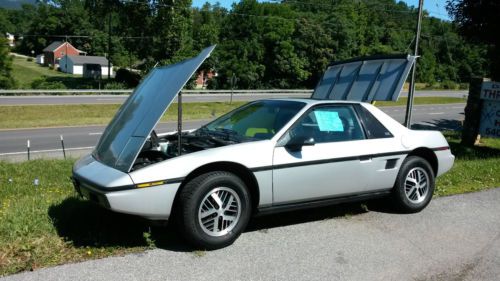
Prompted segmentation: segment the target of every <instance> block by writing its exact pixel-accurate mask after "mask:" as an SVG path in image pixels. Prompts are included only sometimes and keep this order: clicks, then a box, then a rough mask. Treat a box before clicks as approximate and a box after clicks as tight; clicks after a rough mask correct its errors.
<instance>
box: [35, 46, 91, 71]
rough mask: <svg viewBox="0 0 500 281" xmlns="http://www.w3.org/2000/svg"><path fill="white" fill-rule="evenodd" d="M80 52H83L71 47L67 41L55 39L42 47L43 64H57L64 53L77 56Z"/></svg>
mask: <svg viewBox="0 0 500 281" xmlns="http://www.w3.org/2000/svg"><path fill="white" fill-rule="evenodd" d="M80 53H84V52H82V51H80V50H78V49H77V48H75V47H73V45H71V44H70V43H68V42H60V41H55V42H52V44H50V45H48V46H47V47H46V48H45V49H43V54H44V61H43V64H44V65H45V66H49V65H52V66H55V65H58V64H59V60H60V59H61V58H62V57H64V56H65V55H70V56H78V55H80Z"/></svg>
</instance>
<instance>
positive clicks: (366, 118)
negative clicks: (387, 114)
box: [356, 105, 393, 139]
mask: <svg viewBox="0 0 500 281" xmlns="http://www.w3.org/2000/svg"><path fill="white" fill-rule="evenodd" d="M356 111H357V112H358V115H359V118H360V119H361V122H362V123H363V127H364V129H365V132H366V137H367V138H369V139H381V138H392V137H393V135H392V134H391V132H389V130H387V128H386V127H385V126H384V125H383V124H382V123H381V122H380V121H378V119H377V118H375V116H373V115H372V114H371V113H370V111H368V109H366V108H364V107H363V106H361V105H358V106H356Z"/></svg>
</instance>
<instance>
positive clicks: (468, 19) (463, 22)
mask: <svg viewBox="0 0 500 281" xmlns="http://www.w3.org/2000/svg"><path fill="white" fill-rule="evenodd" d="M446 8H447V10H448V12H449V13H450V15H452V17H453V22H454V23H456V24H457V25H458V28H459V31H460V33H461V34H462V35H463V36H464V37H466V38H467V39H468V40H470V41H472V42H475V43H485V44H488V47H489V48H488V57H489V59H490V75H491V78H492V79H494V80H497V81H500V36H498V30H500V20H499V18H498V16H499V15H500V2H499V1H498V0H482V1H477V0H449V1H448V5H447V7H446Z"/></svg>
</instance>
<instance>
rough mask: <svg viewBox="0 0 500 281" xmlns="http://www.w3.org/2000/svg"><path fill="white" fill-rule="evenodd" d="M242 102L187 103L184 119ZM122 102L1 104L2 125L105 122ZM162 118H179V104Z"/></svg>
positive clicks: (208, 114)
mask: <svg viewBox="0 0 500 281" xmlns="http://www.w3.org/2000/svg"><path fill="white" fill-rule="evenodd" d="M242 104H243V102H233V103H232V104H229V103H226V102H210V103H185V104H184V105H183V109H182V113H183V120H196V119H207V118H212V117H213V116H219V115H222V114H223V113H226V112H228V111H230V110H232V109H233V108H235V107H237V106H240V105H242ZM119 106H120V105H118V104H97V105H40V106H39V105H36V106H35V105H27V106H0V128H1V129H14V128H36V127H58V126H83V125H103V124H107V123H109V121H110V120H111V118H112V117H113V116H114V115H115V113H116V111H117V110H118V108H119ZM161 120H162V121H174V120H177V104H172V106H170V108H169V109H168V110H167V112H165V115H164V116H163V117H162V119H161Z"/></svg>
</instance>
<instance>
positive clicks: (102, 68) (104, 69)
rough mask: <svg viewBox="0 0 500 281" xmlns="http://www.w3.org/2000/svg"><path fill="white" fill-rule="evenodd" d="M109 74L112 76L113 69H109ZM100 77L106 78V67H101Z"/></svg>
mask: <svg viewBox="0 0 500 281" xmlns="http://www.w3.org/2000/svg"><path fill="white" fill-rule="evenodd" d="M110 74H111V76H113V67H111V71H110ZM101 75H102V77H108V67H107V66H101Z"/></svg>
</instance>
